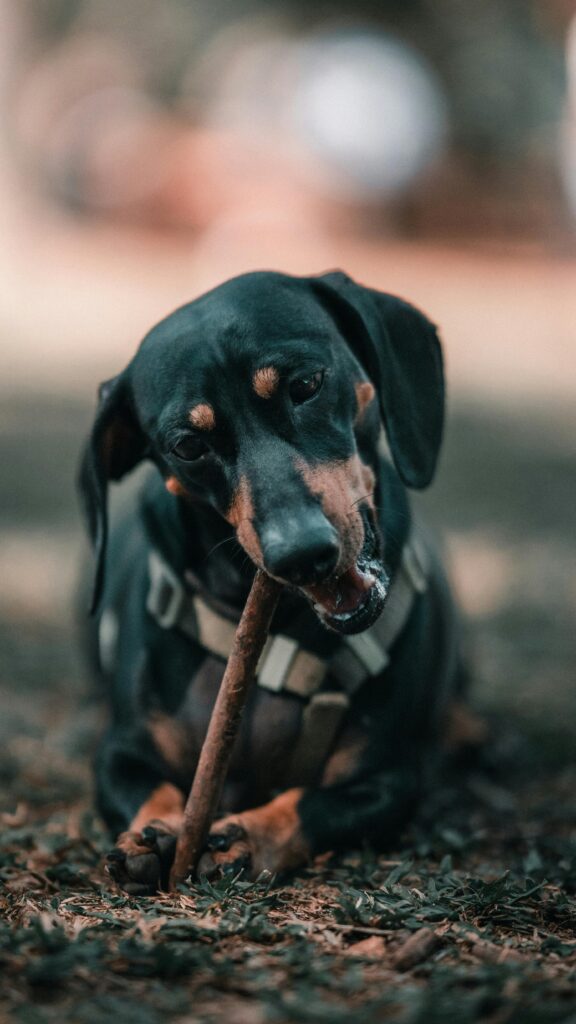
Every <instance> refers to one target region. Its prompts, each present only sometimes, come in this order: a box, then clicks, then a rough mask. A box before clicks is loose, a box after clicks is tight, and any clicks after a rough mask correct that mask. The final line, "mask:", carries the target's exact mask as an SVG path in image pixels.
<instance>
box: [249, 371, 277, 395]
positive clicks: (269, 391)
mask: <svg viewBox="0 0 576 1024" xmlns="http://www.w3.org/2000/svg"><path fill="white" fill-rule="evenodd" d="M279 380H280V374H279V373H278V370H277V369H276V368H275V367H274V366H263V367H262V368H261V369H260V370H256V373H255V374H254V376H253V378H252V386H253V388H254V391H255V392H256V394H257V395H259V396H260V398H272V395H273V394H274V392H275V391H276V388H277V387H278V382H279Z"/></svg>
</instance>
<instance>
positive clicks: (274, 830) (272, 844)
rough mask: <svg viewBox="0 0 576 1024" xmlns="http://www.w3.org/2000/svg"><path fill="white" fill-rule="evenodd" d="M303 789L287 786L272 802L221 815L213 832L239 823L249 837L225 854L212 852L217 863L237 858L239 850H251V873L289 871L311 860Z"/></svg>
mask: <svg viewBox="0 0 576 1024" xmlns="http://www.w3.org/2000/svg"><path fill="white" fill-rule="evenodd" d="M303 793H304V790H303V789H288V790H286V792H285V793H281V794H280V796H277V797H276V798H275V799H274V800H271V801H270V803H268V804H264V805H263V806H262V807H256V808H254V810H251V811H244V812H243V813H242V814H231V815H229V816H228V817H226V818H222V819H221V820H220V821H218V822H217V823H216V825H215V826H214V827H213V828H212V832H213V833H214V832H222V831H226V829H227V828H228V826H230V825H233V824H234V825H239V826H240V827H241V828H243V829H244V830H245V832H246V839H245V840H239V842H238V843H235V844H234V845H233V846H232V847H231V849H230V850H229V851H226V852H225V853H221V854H219V853H213V854H212V858H213V860H214V861H215V863H217V864H225V863H226V862H228V861H234V860H235V859H236V858H237V857H238V855H239V853H241V852H244V850H246V849H247V850H248V851H249V852H250V854H251V858H252V871H251V873H252V875H253V876H254V877H256V876H257V875H259V874H260V872H261V871H273V872H274V871H287V870H289V869H291V868H295V867H298V866H299V865H300V864H305V863H306V861H308V860H310V856H311V854H310V849H309V847H308V844H307V842H306V840H305V838H304V836H303V834H302V830H301V827H300V816H299V814H298V810H297V807H298V804H299V802H300V800H301V798H302V795H303Z"/></svg>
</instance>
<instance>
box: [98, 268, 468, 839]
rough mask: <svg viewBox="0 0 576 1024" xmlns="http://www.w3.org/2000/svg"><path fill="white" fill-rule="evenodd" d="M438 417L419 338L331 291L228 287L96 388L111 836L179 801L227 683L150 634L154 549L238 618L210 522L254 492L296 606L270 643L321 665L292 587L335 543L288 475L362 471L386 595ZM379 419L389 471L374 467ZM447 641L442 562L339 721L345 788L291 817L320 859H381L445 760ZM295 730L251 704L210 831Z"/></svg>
mask: <svg viewBox="0 0 576 1024" xmlns="http://www.w3.org/2000/svg"><path fill="white" fill-rule="evenodd" d="M266 366H274V367H275V368H277V369H278V370H279V373H280V381H279V385H278V388H277V391H276V392H275V393H274V395H273V396H272V397H271V398H269V399H264V398H262V397H259V396H258V395H257V394H256V393H255V391H254V388H253V386H252V379H253V374H254V372H255V371H256V370H257V369H258V368H261V367H266ZM319 371H324V383H323V386H322V387H321V389H320V390H319V392H318V393H317V394H316V395H315V396H314V397H313V398H311V400H310V401H307V402H305V403H304V404H300V405H297V406H295V405H294V404H293V403H292V402H291V400H290V393H289V387H290V382H291V381H293V380H294V379H295V378H298V379H302V378H306V379H308V378H309V376H310V375H312V374H314V373H316V372H319ZM367 379H369V380H370V381H372V383H373V384H374V386H375V388H376V392H377V395H378V402H376V401H374V402H372V403H370V404H369V405H368V406H367V408H366V410H365V411H364V414H363V416H361V417H358V407H357V398H356V393H355V387H354V385H355V384H356V383H358V382H359V381H366V380H367ZM199 403H204V404H205V403H209V404H210V405H211V406H212V408H213V410H214V413H215V429H214V430H213V431H210V432H209V433H208V432H205V431H203V432H201V433H198V432H196V437H198V438H199V441H198V443H202V444H207V446H208V447H207V451H206V453H205V454H204V456H203V457H202V458H201V459H200V460H199V461H198V462H191V463H187V462H182V461H181V459H179V458H178V456H177V455H176V454H174V447H175V446H176V445H177V444H178V443H179V442H181V441H182V440H183V439H184V438H189V436H190V435H191V434H194V433H195V432H194V431H193V430H192V429H191V427H190V423H189V420H188V414H189V411H190V409H191V408H192V407H194V406H195V405H197V404H199ZM443 412H444V393H443V375H442V360H441V352H440V346H439V342H438V339H437V335H436V331H435V329H434V327H433V326H432V324H431V323H430V322H429V321H428V320H427V319H426V317H424V316H423V315H422V314H421V313H419V312H417V311H416V310H415V309H414V308H413V307H411V306H409V305H408V304H406V303H405V302H402V301H401V300H399V299H396V298H394V297H392V296H389V295H384V294H381V293H379V292H376V291H374V290H371V289H367V288H364V287H362V286H360V285H357V284H355V283H354V282H353V281H351V280H350V279H349V278H348V277H346V276H345V275H344V274H341V273H331V274H327V275H324V276H322V277H318V278H294V277H289V276H287V275H283V274H276V273H255V274H247V275H244V276H242V277H239V278H235V279H233V280H231V281H229V282H227V283H226V284H224V285H222V286H221V287H219V288H217V289H215V290H213V291H211V292H209V293H208V294H206V295H204V296H202V297H201V298H199V299H197V300H196V301H194V302H192V303H190V304H189V305H186V306H184V307H182V308H181V309H179V310H177V311H176V312H175V313H173V314H172V315H171V316H169V317H167V318H166V319H165V320H163V321H162V322H161V323H160V324H159V325H158V326H157V327H155V328H154V329H153V330H152V331H151V332H150V333H149V334H148V335H147V337H146V338H145V339H144V341H143V343H142V345H141V347H140V349H139V350H138V352H137V354H136V355H135V357H134V359H133V360H132V361H131V363H130V364H129V366H128V367H127V368H126V370H125V371H124V372H123V373H121V374H120V375H119V376H118V377H116V378H114V379H113V380H111V381H109V382H108V383H106V384H105V385H103V386H102V388H101V393H100V404H99V408H98V412H97V415H96V419H95V424H94V428H93V431H92V434H91V437H90V439H89V441H88V444H87V447H86V450H85V454H84V458H83V462H82V467H81V473H80V489H81V494H82V499H83V502H84V506H85V509H86V512H87V521H88V526H89V530H90V534H91V536H92V539H93V542H94V545H95V551H96V558H97V570H96V576H95V585H94V597H93V607H94V608H95V609H97V611H98V615H97V616H96V619H95V620H94V622H95V628H97V627H98V623H99V621H100V618H101V615H102V614H103V613H104V612H106V611H110V610H113V611H114V614H115V615H116V616H117V618H118V622H119V634H118V641H117V646H116V652H115V659H114V662H115V663H114V667H113V668H112V669H109V670H107V669H106V667H104V666H100V671H101V672H102V673H103V674H105V675H108V677H109V682H110V692H111V701H112V708H113V716H112V724H111V727H110V730H109V732H108V735H107V737H106V739H105V741H104V743H103V745H102V749H101V753H100V755H99V758H98V765H97V780H98V801H99V806H100V809H101V811H102V813H103V815H104V817H105V819H106V821H107V822H108V824H109V826H110V828H111V829H112V830H113V831H114V832H117V831H119V830H121V829H124V828H126V827H127V825H128V824H129V822H130V820H131V819H132V817H133V816H134V814H135V812H136V811H137V810H138V808H139V806H140V805H141V804H142V803H143V801H144V800H145V799H146V796H147V795H148V794H149V793H150V792H151V791H152V790H153V789H154V788H155V787H156V786H157V785H159V784H160V783H161V782H163V781H170V782H172V783H173V784H174V785H176V786H178V787H179V788H181V789H182V791H183V792H187V790H188V787H189V785H190V781H191V777H192V775H193V771H194V763H195V757H196V756H197V753H198V750H199V748H200V744H201V741H202V738H203V735H204V732H205V728H206V724H207V721H208V716H209V713H210V709H211V703H212V701H213V699H214V696H215V694H216V692H217V688H218V684H219V679H220V678H221V674H222V671H223V665H218V664H215V665H213V666H212V668H210V666H208V670H207V668H206V656H205V652H203V651H202V650H201V649H200V648H199V646H198V645H197V644H195V643H194V642H193V641H192V640H190V639H188V638H186V637H185V636H184V635H181V634H180V633H178V632H177V631H168V632H167V631H165V630H163V629H161V628H160V627H159V626H158V624H157V623H156V622H155V621H154V620H153V619H152V618H151V617H150V616H149V615H148V613H147V611H146V594H147V588H148V578H147V557H148V552H149V550H150V547H151V546H153V547H155V548H157V549H158V550H160V551H161V552H162V554H163V556H164V558H165V559H167V560H168V561H169V563H170V564H171V565H172V566H173V568H174V569H175V571H176V572H177V574H178V575H179V576H180V577H181V578H184V576H185V573H186V571H189V572H191V573H192V574H193V578H194V580H195V581H196V586H197V587H199V588H201V589H202V590H203V592H204V594H205V596H206V598H207V599H208V600H212V601H213V602H214V604H215V606H217V607H219V606H220V605H223V606H225V607H226V608H233V609H235V610H236V611H237V612H238V614H239V613H240V610H241V608H242V606H243V603H244V601H245V598H246V595H247V592H248V590H249V587H250V583H251V580H252V577H253V573H254V564H253V562H252V561H251V560H250V559H249V558H248V557H247V556H246V554H245V552H244V551H243V550H242V547H241V546H240V544H239V543H238V541H237V539H236V537H235V533H234V529H233V527H232V526H230V525H229V523H228V522H227V521H226V519H225V518H224V516H225V515H227V514H229V509H230V506H231V503H232V501H233V498H234V495H235V494H237V493H238V487H239V483H240V481H241V480H242V479H245V480H248V481H249V484H250V494H251V500H252V511H251V515H252V525H253V528H254V530H255V532H256V534H257V536H258V538H259V540H260V546H261V550H262V559H263V564H264V565H265V566H268V567H269V562H271V561H272V557H273V556H272V549H273V546H274V544H276V548H274V551H277V546H278V544H280V545H284V548H286V551H287V554H288V555H289V556H290V558H291V561H290V565H291V569H290V576H289V577H288V582H289V583H291V584H293V586H292V587H291V588H290V589H287V591H286V592H285V595H284V596H283V598H282V600H281V603H280V607H279V610H278V613H277V615H276V617H275V620H274V623H273V632H279V631H281V632H283V633H287V634H288V635H290V636H293V637H295V638H296V639H297V640H298V641H299V642H300V643H301V644H302V645H303V646H304V647H306V648H307V649H309V650H311V651H314V652H317V653H319V654H327V653H328V652H330V651H331V650H333V649H335V648H336V645H337V644H338V643H339V642H340V639H339V637H338V636H337V634H336V633H333V632H330V631H328V630H326V629H325V627H324V626H323V625H322V624H321V623H320V622H319V620H318V618H317V616H316V615H315V613H314V611H313V610H312V608H311V605H310V603H309V602H308V601H307V600H306V599H305V598H304V597H303V596H302V593H301V592H300V591H299V590H297V589H295V586H294V585H295V584H297V585H298V586H299V585H301V584H302V585H304V584H308V583H310V584H315V583H316V582H319V583H321V582H322V579H323V578H324V577H323V572H322V569H321V568H319V566H321V559H320V558H319V557H318V558H317V557H316V555H317V554H318V552H316V549H315V550H314V552H312V550H311V549H310V543H309V541H308V538H310V537H311V536H312V535H314V536H318V537H320V538H321V540H320V541H319V543H320V544H321V545H322V543H323V544H324V549H325V550H328V547H329V545H328V539H329V533H328V531H331V535H333V532H334V531H333V530H332V524H330V523H327V517H326V516H325V515H324V513H323V511H322V507H323V506H322V503H321V498H320V497H319V496H318V494H315V493H311V491H310V489H309V488H308V487H307V486H306V482H305V480H304V478H303V476H302V473H301V472H300V470H299V465H300V463H301V462H304V463H305V464H306V466H308V467H311V469H315V468H316V469H317V468H318V467H320V468H322V467H326V466H328V467H330V466H334V465H341V464H343V463H345V462H346V461H347V460H350V459H351V458H353V457H354V456H355V455H356V454H358V455H359V456H360V459H361V460H362V463H364V464H365V465H366V466H368V467H370V468H371V470H372V471H373V472H374V474H375V476H376V489H375V495H374V505H375V508H376V513H374V512H373V511H371V508H370V507H369V504H370V503H369V502H368V503H366V502H365V501H364V498H363V499H362V500H361V501H360V500H359V507H364V505H365V506H366V507H365V508H364V512H363V514H364V515H365V516H368V517H371V521H372V525H373V528H374V530H375V532H376V534H377V535H378V544H379V558H380V560H381V562H382V565H383V567H384V570H385V572H386V574H387V575H388V576H390V577H391V578H393V577H394V574H395V571H396V569H397V566H398V559H399V557H400V553H401V550H402V546H403V544H404V543H405V541H406V538H407V536H408V532H409V529H410V520H411V512H410V505H409V501H408V496H407V492H406V490H405V486H404V485H407V486H409V487H412V488H421V487H425V486H426V485H427V484H428V483H429V482H430V480H431V478H432V476H433V474H434V469H435V466H436V461H437V457H438V452H439V449H440V444H441V437H442V424H443ZM381 420H382V421H383V423H384V426H385V429H386V434H387V439H388V444H389V448H390V452H391V456H392V462H390V461H388V460H387V459H386V458H384V457H383V456H381V455H380V454H379V450H378V440H379V433H380V423H381ZM194 443H196V442H194ZM143 459H148V460H150V461H151V462H152V463H153V464H154V465H155V466H156V469H157V470H159V473H158V472H157V471H154V472H153V473H151V474H150V476H149V477H148V479H147V481H146V484H145V487H144V488H143V491H142V494H141V498H140V501H139V503H138V506H137V507H135V508H134V509H133V510H132V512H131V513H130V514H129V516H128V517H127V519H125V520H124V521H123V522H121V523H119V524H117V525H116V526H114V528H113V529H112V530H111V532H110V537H109V538H108V517H107V497H106V492H107V485H108V482H109V481H110V480H119V479H121V478H122V477H123V476H124V475H125V474H126V473H128V472H129V471H130V470H131V469H133V467H134V466H135V465H136V464H137V463H139V462H140V461H142V460H143ZM170 477H171V478H176V479H177V480H178V481H179V483H180V485H181V486H182V488H183V489H185V491H186V492H187V494H188V496H189V497H188V498H187V499H185V498H182V497H175V496H174V495H173V494H169V493H167V491H166V490H165V488H164V486H163V483H162V478H163V479H164V480H166V479H167V478H170ZM322 530H324V531H325V535H326V536H325V538H324V539H322V538H323V535H322ZM271 537H273V538H274V544H273V542H272V540H270V538H271ZM340 540H341V538H340ZM307 544H308V548H307ZM327 545H328V547H327ZM284 553H286V552H284ZM274 557H275V556H274ZM312 563H313V564H314V565H316V568H315V569H314V568H313V567H312V568H310V565H311V564H312ZM307 574H308V576H307ZM308 577H309V578H308ZM455 631H456V625H455V616H454V612H453V608H452V604H451V600H450V595H449V592H448V588H447V586H446V583H445V580H444V577H443V575H442V571H441V568H440V566H439V565H438V564H437V563H436V564H435V565H434V567H433V570H432V573H431V578H430V583H429V587H428V590H427V591H426V592H425V593H424V594H422V595H420V596H418V597H417V598H416V600H415V603H414V606H413V609H412V612H411V615H410V618H409V621H408V623H407V625H406V627H405V629H404V631H403V633H402V635H401V636H400V637H399V638H398V640H397V642H396V644H395V646H394V649H393V651H392V658H391V662H390V665H389V666H388V667H387V668H386V670H385V671H384V673H383V674H382V676H381V677H380V678H378V679H375V680H371V681H370V682H368V683H366V684H365V685H364V686H363V687H362V689H361V690H360V692H359V693H358V695H357V697H356V698H355V700H354V702H353V705H352V707H351V709H350V711H349V713H348V718H347V722H346V727H347V728H348V727H350V728H354V729H356V730H357V731H360V732H361V733H362V734H363V735H365V737H366V742H365V744H363V753H362V755H361V756H359V757H358V762H357V765H356V767H355V769H354V771H353V772H352V774H351V777H350V779H348V780H347V781H346V782H342V783H340V784H335V785H331V786H322V785H319V784H316V785H313V786H312V787H310V788H308V789H307V790H306V792H305V793H304V796H303V798H302V800H301V803H300V805H299V814H300V818H301V821H302V826H303V830H304V833H305V835H306V837H307V840H308V842H309V845H310V848H311V849H312V850H313V851H320V850H324V849H329V848H335V847H342V846H346V845H349V844H350V843H358V842H359V841H360V840H361V839H362V838H366V839H368V840H370V841H372V842H374V843H380V844H381V843H387V842H389V841H391V840H392V839H393V838H394V836H395V835H397V832H398V829H399V828H400V827H401V826H402V824H403V823H404V822H405V821H406V819H407V817H408V816H409V815H410V813H411V811H412V809H413V807H414V806H415V804H416V802H417V800H418V798H419V796H420V794H421V792H422V788H423V785H424V782H425V776H426V773H427V771H428V770H429V766H430V764H431V763H432V760H433V758H434V757H435V756H436V754H437V751H438V731H439V727H440V724H441V721H442V718H443V715H444V713H445V710H446V705H447V702H448V700H449V698H450V694H451V692H452V691H453V689H454V687H455V685H456V681H457V674H458V657H457V653H456V643H457V641H456V632H455ZM202 666H204V670H203V672H202V683H201V684H198V685H199V686H200V689H197V688H196V686H195V681H196V677H197V675H198V672H199V670H200V668H201V667H202ZM211 673H212V674H211ZM157 711H162V712H164V713H166V714H168V715H170V716H173V718H175V720H176V721H177V723H178V725H179V726H182V729H183V730H184V732H185V734H186V743H187V754H186V756H183V758H182V759H181V764H180V765H179V766H176V767H175V766H174V764H172V765H169V764H168V763H167V762H166V760H165V759H163V758H162V756H161V755H160V753H159V752H158V751H157V749H156V748H155V746H154V744H153V742H152V739H151V736H150V731H149V724H148V723H149V719H150V715H151V714H153V713H154V712H157ZM302 711H303V702H302V701H300V700H299V699H298V698H296V697H293V696H289V695H286V694H283V693H280V694H270V693H267V692H265V691H262V690H261V689H260V688H255V692H254V694H253V696H252V698H251V704H250V707H249V709H248V712H247V715H246V719H245V723H244V727H243V732H242V735H241V736H240V739H239V741H238V743H237V745H236V748H235V754H234V758H233V764H232V767H231V771H230V777H229V780H228V784H227V788H226V792H225V795H224V798H223V809H224V810H228V811H230V810H234V811H241V810H243V809H244V808H246V807H254V806H257V805H259V804H261V803H263V802H265V801H266V800H269V799H270V798H271V797H272V796H273V795H274V793H275V792H278V791H279V790H282V789H283V788H284V787H285V786H286V785H288V781H287V779H286V777H285V769H286V764H287V761H288V755H289V752H290V750H291V749H292V747H293V744H294V743H295V741H296V738H297V736H298V732H299V727H300V721H301V716H302Z"/></svg>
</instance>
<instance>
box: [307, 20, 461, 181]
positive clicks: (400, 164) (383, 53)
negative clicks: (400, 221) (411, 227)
mask: <svg viewBox="0 0 576 1024" xmlns="http://www.w3.org/2000/svg"><path fill="white" fill-rule="evenodd" d="M294 59H295V61H296V62H297V65H298V70H299V73H298V75H297V76H296V82H295V88H294V92H293V96H292V97H291V102H290V120H291V122H292V124H293V125H294V129H295V131H296V133H297V134H298V135H299V136H300V138H301V139H302V141H303V142H304V143H307V145H308V146H309V147H310V148H311V149H312V150H313V151H315V152H316V153H317V154H318V155H319V156H320V157H321V158H322V159H323V160H324V161H326V162H327V163H328V164H329V165H330V166H331V168H332V170H333V171H334V172H336V174H337V175H338V177H341V179H342V182H341V184H342V187H343V188H346V187H347V188H348V189H351V190H354V191H356V192H359V193H360V194H361V195H362V196H363V197H366V198H371V197H374V198H377V197H379V196H387V195H394V194H395V193H398V192H402V191H404V190H405V189H406V188H407V187H408V186H409V185H411V184H412V182H413V181H414V179H416V178H417V177H418V176H419V175H420V174H421V173H422V172H423V171H424V170H425V169H426V168H427V167H428V166H429V165H430V163H431V162H433V161H434V160H436V159H437V158H438V157H439V155H440V153H441V152H442V150H443V146H444V140H445V137H446V131H447V114H446V105H445V102H444V97H443V95H442V92H441V89H440V85H439V83H438V81H437V80H436V78H435V76H434V75H433V73H432V71H431V70H430V69H429V68H428V66H427V65H426V64H425V63H424V61H423V60H422V59H421V58H420V57H419V56H418V54H417V53H416V52H415V51H414V50H412V49H410V48H409V47H408V46H406V45H405V44H403V43H400V42H397V41H395V40H393V39H391V38H389V37H387V36H384V35H381V34H378V35H375V34H368V33H366V32H350V31H349V32H345V33H344V32H338V33H333V34H325V35H320V36H317V37H316V38H314V39H309V40H308V41H306V42H305V43H304V44H302V45H300V46H299V47H296V51H295V55H294Z"/></svg>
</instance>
